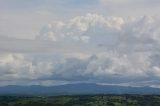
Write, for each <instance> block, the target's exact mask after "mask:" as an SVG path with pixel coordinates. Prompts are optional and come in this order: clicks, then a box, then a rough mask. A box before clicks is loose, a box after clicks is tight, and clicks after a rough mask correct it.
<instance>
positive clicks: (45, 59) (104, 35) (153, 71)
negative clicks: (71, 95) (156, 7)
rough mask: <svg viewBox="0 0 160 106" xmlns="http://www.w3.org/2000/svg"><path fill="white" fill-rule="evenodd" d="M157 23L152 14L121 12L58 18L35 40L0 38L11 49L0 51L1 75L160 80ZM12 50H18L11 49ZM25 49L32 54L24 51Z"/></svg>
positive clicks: (28, 78)
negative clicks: (141, 15)
mask: <svg viewBox="0 0 160 106" xmlns="http://www.w3.org/2000/svg"><path fill="white" fill-rule="evenodd" d="M159 26H160V24H159V20H157V19H155V18H153V17H150V16H143V17H139V18H137V17H128V18H123V17H104V16H102V15H97V14H87V15H86V16H77V17H75V18H73V19H71V20H69V21H55V22H53V23H51V24H49V25H47V26H45V27H44V28H42V30H41V31H40V33H39V35H37V36H36V37H35V39H34V40H27V41H26V40H15V41H14V40H13V39H12V40H9V39H6V40H5V41H4V42H1V43H2V44H3V45H4V46H0V48H1V50H2V47H3V50H4V49H5V48H6V50H8V51H10V52H8V53H5V54H4V53H1V55H0V73H1V75H3V76H4V77H1V79H0V81H2V82H3V81H5V80H7V79H10V80H14V81H16V80H20V79H23V80H24V81H28V82H30V83H31V82H32V81H33V82H36V81H37V82H45V81H49V82H50V81H51V82H52V81H53V82H54V81H60V82H95V83H105V84H134V86H136V85H137V86H140V85H149V86H157V85H158V84H157V81H159V80H160V62H159V58H160V54H159V53H160V52H159V46H160V43H159V41H160V29H159ZM7 40H8V43H9V44H10V45H11V47H10V46H9V45H7V43H6V41H7ZM2 41H3V40H2ZM11 41H12V42H11ZM21 42H22V43H21ZM42 42H43V43H42ZM18 44H24V45H27V46H24V45H18ZM12 45H14V46H12ZM31 45H33V47H31ZM23 48H24V49H23ZM48 49H49V50H51V51H47V50H48ZM13 50H15V51H17V52H16V53H12V52H13ZM25 50H26V51H27V53H30V54H23V53H24V52H22V51H25ZM42 51H46V52H45V53H46V54H45V53H44V52H42ZM65 51H68V53H67V54H66V53H65ZM18 52H19V53H18ZM40 52H41V53H44V54H43V56H42V54H39V53H40ZM17 53H18V54H17ZM33 53H36V54H33ZM47 53H49V54H47ZM145 81H147V82H148V83H147V82H145ZM49 82H48V83H49ZM49 84H52V83H49Z"/></svg>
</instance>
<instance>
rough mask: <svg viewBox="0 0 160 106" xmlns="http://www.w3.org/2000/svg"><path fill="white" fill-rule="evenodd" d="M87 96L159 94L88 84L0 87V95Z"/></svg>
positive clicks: (143, 89) (147, 89) (146, 89)
mask: <svg viewBox="0 0 160 106" xmlns="http://www.w3.org/2000/svg"><path fill="white" fill-rule="evenodd" d="M89 94H156V95H159V94H160V89H159V88H151V87H124V86H110V85H97V84H88V83H78V84H66V85H59V86H49V87H47V86H39V85H35V86H16V85H13V86H4V87H0V95H36V96H56V95H89Z"/></svg>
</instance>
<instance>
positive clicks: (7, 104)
mask: <svg viewBox="0 0 160 106" xmlns="http://www.w3.org/2000/svg"><path fill="white" fill-rule="evenodd" d="M0 106H160V96H156V95H146V96H142V95H86V96H85V95H84V96H59V97H18V96H17V97H16V96H1V97H0Z"/></svg>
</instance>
